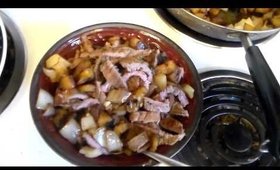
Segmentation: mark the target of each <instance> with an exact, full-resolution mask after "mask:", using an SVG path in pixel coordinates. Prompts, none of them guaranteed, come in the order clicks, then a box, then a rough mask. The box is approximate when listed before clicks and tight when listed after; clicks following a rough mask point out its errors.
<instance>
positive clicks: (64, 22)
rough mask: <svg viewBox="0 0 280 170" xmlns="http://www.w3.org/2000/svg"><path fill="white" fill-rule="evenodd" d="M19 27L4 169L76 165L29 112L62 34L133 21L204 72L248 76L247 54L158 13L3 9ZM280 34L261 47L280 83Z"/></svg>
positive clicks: (2, 126) (0, 120)
mask: <svg viewBox="0 0 280 170" xmlns="http://www.w3.org/2000/svg"><path fill="white" fill-rule="evenodd" d="M2 11H3V12H4V13H5V14H7V15H8V16H9V17H10V18H11V19H12V20H13V21H14V22H15V24H16V25H17V27H18V29H19V30H20V32H21V34H22V37H23V39H24V41H25V47H26V54H27V65H26V72H25V77H24V80H23V83H22V85H21V87H20V89H19V91H18V93H17V94H16V96H15V98H14V99H13V101H12V102H11V104H10V105H9V106H8V107H7V108H6V110H5V111H4V112H3V113H2V114H1V115H0V134H1V136H2V139H1V141H0V150H1V152H0V158H1V160H0V166H8V165H14V166H73V164H71V163H69V162H68V161H67V160H65V159H63V158H62V157H60V156H59V155H58V154H56V153H55V152H54V151H53V150H52V149H51V148H50V147H49V146H48V145H47V143H46V142H45V141H44V140H43V138H42V137H41V136H40V134H39V132H38V131H37V129H36V127H35V125H34V123H33V119H32V117H31V112H30V108H29V93H30V92H31V93H32V91H30V84H31V79H32V75H33V72H34V70H35V68H36V66H37V64H38V62H39V61H40V59H41V58H42V56H43V55H44V54H45V53H46V52H47V50H48V49H49V48H50V47H51V46H52V45H53V44H54V43H56V42H57V41H58V40H59V39H60V38H62V37H63V36H65V35H67V34H69V33H71V32H72V31H74V30H77V29H79V28H82V27H84V26H88V25H92V24H97V23H105V22H126V23H134V24H138V25H142V26H146V27H149V28H151V29H154V30H156V31H158V32H160V33H162V34H164V35H165V36H167V37H169V38H170V39H171V40H173V41H175V42H176V43H177V44H178V45H179V46H180V47H181V48H182V49H183V50H184V51H185V52H186V53H187V54H188V55H189V57H190V58H191V59H192V61H193V62H194V64H195V66H196V68H197V69H198V71H199V72H202V71H206V70H212V69H218V68H223V69H231V70H237V71H241V72H244V73H249V71H248V68H247V65H246V62H245V51H244V49H243V48H241V47H239V48H237V47H233V48H230V47H215V46H211V45H207V44H204V43H201V42H198V41H196V40H194V39H193V38H191V37H188V36H187V35H185V34H183V33H181V32H179V31H177V30H176V29H174V28H173V27H170V26H169V25H168V24H167V23H166V22H165V21H163V20H162V19H161V18H160V16H159V15H158V14H157V13H156V11H155V10H154V9H140V8H139V9H137V8H135V9H111V8H110V9H95V8H94V9H2ZM279 44H280V34H278V35H276V36H275V37H273V38H272V39H270V40H268V41H266V42H263V43H262V44H259V47H260V49H261V51H262V52H263V55H264V56H265V58H266V60H267V62H268V64H269V65H270V67H271V69H272V71H273V73H274V74H275V77H276V78H277V80H278V81H280V67H279V63H280V57H279V53H278V50H279Z"/></svg>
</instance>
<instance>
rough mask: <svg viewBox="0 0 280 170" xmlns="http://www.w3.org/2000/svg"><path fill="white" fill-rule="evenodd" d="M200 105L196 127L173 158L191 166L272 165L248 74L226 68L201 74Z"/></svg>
mask: <svg viewBox="0 0 280 170" xmlns="http://www.w3.org/2000/svg"><path fill="white" fill-rule="evenodd" d="M200 76H201V81H202V87H203V93H204V98H203V101H204V108H203V111H202V117H201V121H200V124H199V127H198V129H197V130H196V132H195V134H194V136H193V137H192V138H191V140H190V141H189V143H188V144H187V146H186V147H185V148H184V149H183V150H182V151H181V152H180V153H179V154H178V155H176V157H175V158H176V159H178V160H180V161H183V162H185V163H188V164H190V165H195V166H241V165H242V166H264V165H272V164H274V163H275V162H274V158H273V157H272V156H271V154H270V153H268V150H267V148H266V147H267V146H266V144H267V143H268V140H266V138H265V132H266V121H265V117H264V113H263V112H262V108H261V107H260V105H259V101H258V98H257V95H256V93H255V90H254V85H253V83H252V81H251V78H250V76H248V75H246V74H243V73H240V72H235V71H228V70H216V71H209V72H205V73H202V74H201V75H200Z"/></svg>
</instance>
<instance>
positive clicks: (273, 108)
mask: <svg viewBox="0 0 280 170" xmlns="http://www.w3.org/2000/svg"><path fill="white" fill-rule="evenodd" d="M167 10H168V11H169V12H170V13H171V14H172V15H173V16H174V17H175V18H176V19H178V20H179V21H180V22H182V23H183V24H184V25H186V26H188V27H189V28H191V29H193V30H194V31H197V32H199V33H201V34H204V35H206V36H209V37H212V38H216V39H220V40H224V41H232V42H241V43H242V45H243V47H244V48H245V51H246V56H245V57H246V62H247V65H248V67H249V71H250V74H251V76H252V79H253V83H254V86H255V89H256V92H257V95H258V97H259V100H260V103H261V105H262V108H263V110H264V112H265V117H266V121H267V126H268V127H267V137H268V139H269V140H270V142H269V144H268V149H269V151H270V153H271V154H272V155H273V156H274V157H275V158H276V160H278V161H279V158H280V157H279V151H280V148H279V144H280V86H279V83H278V81H277V80H276V78H275V76H274V75H273V73H272V71H271V69H270V67H269V66H268V64H267V62H266V60H265V58H264V56H263V55H262V53H261V51H260V49H259V48H258V47H257V46H255V45H254V44H253V43H252V41H254V40H260V39H263V38H266V37H269V36H272V35H274V34H276V33H278V32H279V30H280V29H270V30H265V31H245V30H237V29H232V28H227V27H224V26H220V25H217V24H214V23H212V22H209V21H206V20H203V19H201V18H199V17H197V16H195V15H193V14H192V13H190V12H189V11H188V10H187V9H183V8H170V9H167Z"/></svg>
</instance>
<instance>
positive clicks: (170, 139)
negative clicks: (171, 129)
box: [159, 133, 185, 145]
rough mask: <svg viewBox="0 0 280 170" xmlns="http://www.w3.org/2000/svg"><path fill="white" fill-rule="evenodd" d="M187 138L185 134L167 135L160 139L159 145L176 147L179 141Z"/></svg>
mask: <svg viewBox="0 0 280 170" xmlns="http://www.w3.org/2000/svg"><path fill="white" fill-rule="evenodd" d="M184 137H185V133H181V134H178V135H172V134H170V133H165V134H164V135H162V136H161V138H160V139H159V145H174V144H175V143H177V142H178V141H180V140H182V139H183V138H184Z"/></svg>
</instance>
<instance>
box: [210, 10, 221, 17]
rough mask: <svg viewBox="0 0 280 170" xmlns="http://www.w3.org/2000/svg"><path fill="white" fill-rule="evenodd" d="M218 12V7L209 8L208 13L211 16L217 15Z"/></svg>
mask: <svg viewBox="0 0 280 170" xmlns="http://www.w3.org/2000/svg"><path fill="white" fill-rule="evenodd" d="M219 13H220V9H219V8H211V9H210V10H209V14H210V16H212V17H215V16H217V15H218V14H219Z"/></svg>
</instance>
